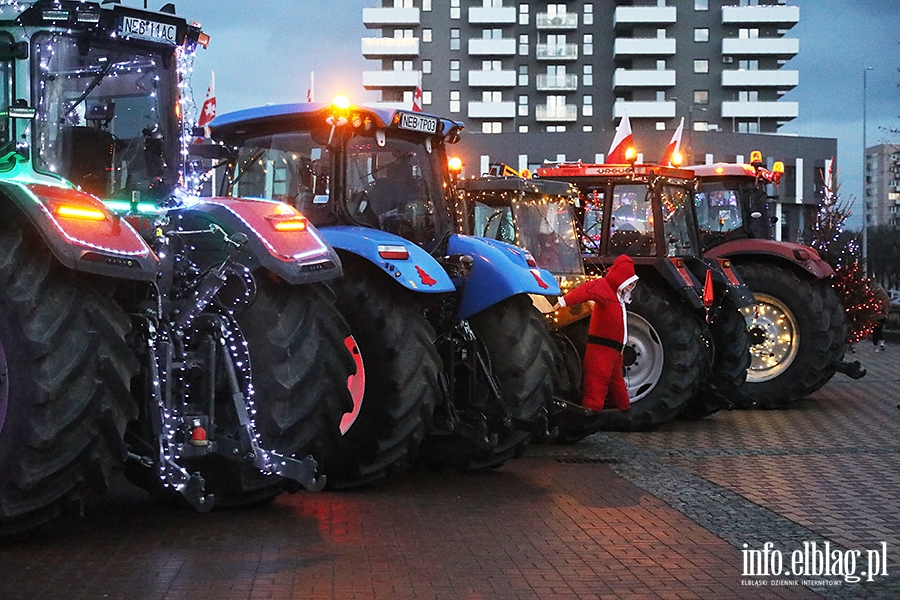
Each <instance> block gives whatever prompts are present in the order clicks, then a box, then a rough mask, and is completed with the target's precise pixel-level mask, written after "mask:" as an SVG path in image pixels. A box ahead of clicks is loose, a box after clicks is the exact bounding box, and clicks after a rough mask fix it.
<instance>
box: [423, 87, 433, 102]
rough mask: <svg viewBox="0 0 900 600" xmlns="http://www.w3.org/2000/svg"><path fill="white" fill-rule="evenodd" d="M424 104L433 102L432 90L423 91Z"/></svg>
mask: <svg viewBox="0 0 900 600" xmlns="http://www.w3.org/2000/svg"><path fill="white" fill-rule="evenodd" d="M422 104H426V105H428V104H431V90H424V91H423V92H422Z"/></svg>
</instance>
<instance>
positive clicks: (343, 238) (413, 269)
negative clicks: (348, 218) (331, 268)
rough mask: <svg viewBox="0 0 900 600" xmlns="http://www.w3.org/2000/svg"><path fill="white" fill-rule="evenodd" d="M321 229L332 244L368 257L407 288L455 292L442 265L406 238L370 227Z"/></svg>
mask: <svg viewBox="0 0 900 600" xmlns="http://www.w3.org/2000/svg"><path fill="white" fill-rule="evenodd" d="M320 231H321V233H322V235H323V236H324V237H325V239H326V240H327V241H328V243H329V244H331V245H332V246H334V247H335V248H337V249H339V250H343V251H345V252H350V253H352V254H356V255H358V256H360V257H362V258H364V259H366V260H368V261H369V262H371V263H372V264H374V265H376V266H377V267H378V268H379V269H381V270H382V271H384V272H385V273H387V274H388V275H390V277H391V279H393V280H394V281H396V282H397V283H399V284H400V285H402V286H403V287H405V288H406V289H408V290H412V291H414V292H424V293H427V294H437V293H447V292H455V291H456V287H455V286H454V285H453V281H452V280H451V279H450V276H449V275H447V272H446V271H445V270H444V268H443V267H442V266H441V264H440V263H439V262H438V261H437V260H435V258H434V257H433V256H431V255H430V254H428V253H427V252H426V251H425V250H423V249H422V248H420V247H419V246H417V245H416V244H414V243H413V242H411V241H409V240H407V239H404V238H402V237H400V236H397V235H394V234H392V233H388V232H386V231H380V230H378V229H371V228H369V227H353V226H347V225H338V226H334V227H323V228H322V229H321V230H320Z"/></svg>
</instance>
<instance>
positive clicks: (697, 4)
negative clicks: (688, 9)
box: [694, 0, 709, 10]
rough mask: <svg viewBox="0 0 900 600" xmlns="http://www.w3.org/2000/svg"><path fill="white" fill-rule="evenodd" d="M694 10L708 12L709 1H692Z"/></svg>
mask: <svg viewBox="0 0 900 600" xmlns="http://www.w3.org/2000/svg"><path fill="white" fill-rule="evenodd" d="M694 10H709V0H694Z"/></svg>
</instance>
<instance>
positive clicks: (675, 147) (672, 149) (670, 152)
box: [660, 117, 684, 166]
mask: <svg viewBox="0 0 900 600" xmlns="http://www.w3.org/2000/svg"><path fill="white" fill-rule="evenodd" d="M682 131H684V117H681V122H680V123H679V124H678V128H677V129H676V130H675V133H673V134H672V140H671V141H670V142H669V145H668V146H667V147H666V151H665V153H663V157H662V160H661V161H660V164H661V165H666V166H680V165H681V159H680V154H679V153H680V152H681V134H682ZM676 155H679V159H678V160H675V156H676Z"/></svg>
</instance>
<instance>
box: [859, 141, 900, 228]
mask: <svg viewBox="0 0 900 600" xmlns="http://www.w3.org/2000/svg"><path fill="white" fill-rule="evenodd" d="M865 178H866V185H865V193H866V221H867V224H868V225H869V226H870V227H875V226H877V225H891V226H893V227H900V144H878V145H877V146H871V147H869V148H866V173H865Z"/></svg>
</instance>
